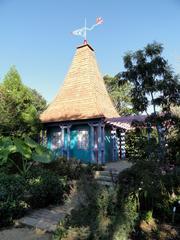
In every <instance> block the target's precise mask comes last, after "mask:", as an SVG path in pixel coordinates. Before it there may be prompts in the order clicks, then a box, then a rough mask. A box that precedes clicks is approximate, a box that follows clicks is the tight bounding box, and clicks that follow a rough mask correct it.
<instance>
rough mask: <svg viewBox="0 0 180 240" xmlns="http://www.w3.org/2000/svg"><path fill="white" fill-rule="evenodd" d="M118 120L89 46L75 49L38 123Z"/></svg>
mask: <svg viewBox="0 0 180 240" xmlns="http://www.w3.org/2000/svg"><path fill="white" fill-rule="evenodd" d="M99 117H105V118H110V117H119V115H118V113H117V111H116V109H115V107H114V106H113V104H112V101H111V99H110V97H109V94H108V92H107V90H106V87H105V84H104V80H103V78H102V76H101V74H100V72H99V69H98V66H97V62H96V58H95V54H94V50H93V49H92V48H91V46H90V45H88V44H86V45H82V46H80V47H78V48H77V50H76V53H75V56H74V58H73V61H72V64H71V67H70V69H69V71H68V74H67V76H66V78H65V81H64V84H63V86H62V87H61V88H60V91H59V93H58V94H57V96H56V98H55V99H54V101H53V102H52V103H51V104H50V105H49V106H48V108H47V109H46V110H45V111H44V112H43V113H42V114H41V116H40V119H41V121H42V122H58V121H67V120H81V119H91V118H99Z"/></svg>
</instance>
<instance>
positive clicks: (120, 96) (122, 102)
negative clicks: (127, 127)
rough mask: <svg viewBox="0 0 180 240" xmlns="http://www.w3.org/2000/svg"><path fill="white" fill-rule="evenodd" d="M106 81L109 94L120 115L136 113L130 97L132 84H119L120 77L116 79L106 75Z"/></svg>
mask: <svg viewBox="0 0 180 240" xmlns="http://www.w3.org/2000/svg"><path fill="white" fill-rule="evenodd" d="M104 81H105V84H106V88H107V90H108V93H109V95H110V96H111V99H112V101H113V103H114V105H115V107H116V109H117V111H118V112H119V114H120V115H129V114H132V113H134V109H133V106H132V101H131V95H130V93H131V89H132V86H131V84H130V83H129V82H126V83H123V84H119V77H118V75H117V76H115V77H111V76H109V75H105V76H104Z"/></svg>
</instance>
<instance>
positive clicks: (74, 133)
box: [48, 124, 91, 163]
mask: <svg viewBox="0 0 180 240" xmlns="http://www.w3.org/2000/svg"><path fill="white" fill-rule="evenodd" d="M59 130H60V128H59V127H52V128H50V129H49V130H48V148H50V149H52V134H53V133H54V132H57V131H59ZM78 130H87V131H88V136H89V137H88V141H89V142H88V148H87V149H79V148H78ZM90 138H91V132H90V127H89V125H85V124H83V125H80V126H79V125H78V126H72V127H71V129H70V158H76V159H78V160H81V161H82V162H84V163H89V162H91V147H90ZM67 147H68V135H67V129H65V130H64V151H63V155H64V156H67ZM55 151H56V153H57V154H58V155H59V156H61V155H62V148H59V149H57V150H55Z"/></svg>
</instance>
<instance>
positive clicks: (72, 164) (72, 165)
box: [41, 157, 103, 180]
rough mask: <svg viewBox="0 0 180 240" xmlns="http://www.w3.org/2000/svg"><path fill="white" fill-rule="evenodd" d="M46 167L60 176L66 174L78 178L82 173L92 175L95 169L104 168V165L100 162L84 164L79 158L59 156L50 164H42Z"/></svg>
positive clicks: (68, 176)
mask: <svg viewBox="0 0 180 240" xmlns="http://www.w3.org/2000/svg"><path fill="white" fill-rule="evenodd" d="M41 166H42V167H43V168H45V169H49V170H50V171H52V172H55V173H56V174H58V175H60V176H66V177H67V178H68V179H69V180H72V179H73V180H77V179H79V178H80V177H81V176H82V175H86V176H87V175H90V176H91V175H92V174H93V171H95V170H102V168H103V167H102V166H99V165H98V164H87V165H85V164H82V163H81V162H80V161H79V160H76V159H74V158H71V159H69V160H67V159H66V158H64V157H59V158H57V159H56V160H55V161H52V162H50V163H48V164H41Z"/></svg>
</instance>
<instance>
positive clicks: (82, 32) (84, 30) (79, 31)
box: [72, 17, 103, 44]
mask: <svg viewBox="0 0 180 240" xmlns="http://www.w3.org/2000/svg"><path fill="white" fill-rule="evenodd" d="M100 24H103V19H102V17H98V18H96V23H95V24H93V25H92V26H91V27H89V28H88V27H87V26H86V18H85V21H84V27H82V28H79V29H77V30H74V31H73V32H72V34H73V35H76V36H81V37H83V38H84V44H87V31H92V30H93V29H94V28H95V27H96V26H98V25H100Z"/></svg>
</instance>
